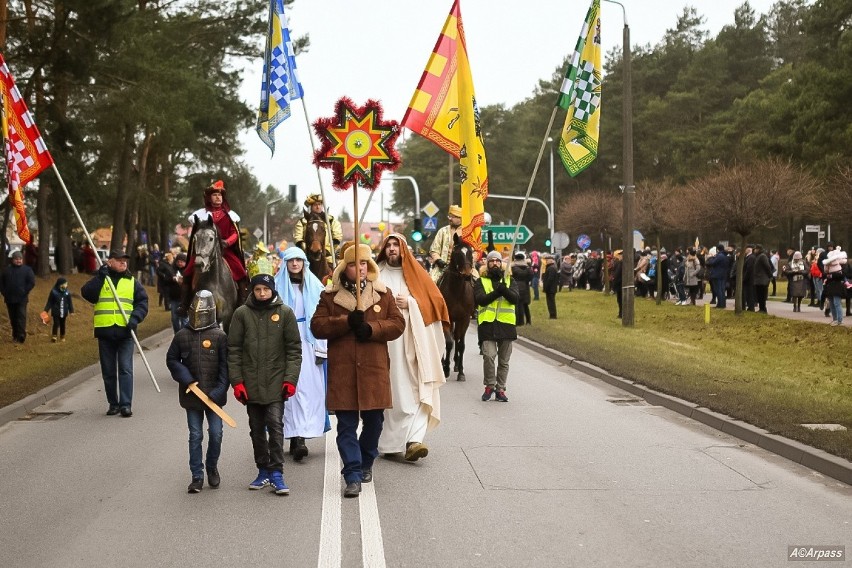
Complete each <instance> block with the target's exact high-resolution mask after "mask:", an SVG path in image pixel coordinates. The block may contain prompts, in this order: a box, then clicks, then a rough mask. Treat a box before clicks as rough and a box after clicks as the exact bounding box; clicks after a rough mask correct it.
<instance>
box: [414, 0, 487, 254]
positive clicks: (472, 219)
mask: <svg viewBox="0 0 852 568" xmlns="http://www.w3.org/2000/svg"><path fill="white" fill-rule="evenodd" d="M402 126H405V127H407V128H408V129H409V130H411V131H412V132H414V133H416V134H419V135H420V136H423V137H424V138H426V139H428V140H430V141H432V142H433V143H434V144H436V145H437V146H438V147H439V148H441V149H442V150H444V151H445V152H447V153H449V154H452V155H453V156H455V157H456V158H458V159H459V173H460V176H461V208H462V227H461V237H462V239H464V240H465V242H467V243H468V244H469V245H470V246H471V247H473V248H474V249H476V250H479V251H481V250H482V236H481V234H480V227H482V225H484V224H485V215H484V213H485V198H487V197H488V167H487V164H486V161H485V144H484V141H483V133H482V126H481V123H480V116H479V107H478V106H477V104H476V94H475V93H474V89H473V78H472V76H471V72H470V63H469V61H468V54H467V45H466V42H465V38H464V25H463V24H462V17H461V9H460V8H459V0H455V1H454V2H453V7H452V8H451V9H450V14H449V16H447V21H446V22H445V23H444V28H443V29H442V30H441V35H440V36H439V37H438V42H437V43H436V44H435V48H434V49H433V50H432V55H430V56H429V61H428V62H427V64H426V69H425V71H423V76H422V77H421V78H420V84H418V85H417V89H416V90H415V91H414V96H413V97H412V98H411V102H410V103H409V105H408V110H407V111H406V112H405V116H404V117H403V119H402Z"/></svg>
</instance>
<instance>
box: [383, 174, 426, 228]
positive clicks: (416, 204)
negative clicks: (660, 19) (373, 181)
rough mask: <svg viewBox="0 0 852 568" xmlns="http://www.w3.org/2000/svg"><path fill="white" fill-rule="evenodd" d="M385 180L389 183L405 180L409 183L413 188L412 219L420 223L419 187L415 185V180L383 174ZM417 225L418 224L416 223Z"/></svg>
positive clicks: (409, 177) (410, 177)
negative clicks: (389, 181)
mask: <svg viewBox="0 0 852 568" xmlns="http://www.w3.org/2000/svg"><path fill="white" fill-rule="evenodd" d="M385 179H389V180H391V181H393V180H395V179H407V180H408V181H410V182H411V185H412V186H414V219H416V220H417V221H420V187H419V186H418V185H417V180H416V179H414V178H413V177H412V176H398V175H395V174H394V175H392V176H389V175H387V174H385ZM417 224H418V225H419V223H417Z"/></svg>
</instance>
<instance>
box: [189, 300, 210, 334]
mask: <svg viewBox="0 0 852 568" xmlns="http://www.w3.org/2000/svg"><path fill="white" fill-rule="evenodd" d="M187 316H189V324H188V326H189V327H190V329H194V330H196V331H198V330H201V329H207V328H208V327H214V326H216V301H215V300H214V299H213V293H212V292H210V291H209V290H200V291H198V292H196V294H195V297H194V298H193V299H192V303H191V304H189V310H188V313H187Z"/></svg>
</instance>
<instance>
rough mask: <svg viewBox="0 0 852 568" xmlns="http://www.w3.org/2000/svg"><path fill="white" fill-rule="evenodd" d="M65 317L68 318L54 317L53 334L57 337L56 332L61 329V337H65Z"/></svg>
mask: <svg viewBox="0 0 852 568" xmlns="http://www.w3.org/2000/svg"><path fill="white" fill-rule="evenodd" d="M65 319H66V318H53V333H51V335H53V336H54V337H56V332H57V331H59V335H60V337H65Z"/></svg>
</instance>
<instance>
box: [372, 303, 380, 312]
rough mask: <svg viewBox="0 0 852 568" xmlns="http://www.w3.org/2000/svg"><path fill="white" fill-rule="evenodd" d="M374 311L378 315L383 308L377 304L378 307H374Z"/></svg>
mask: <svg viewBox="0 0 852 568" xmlns="http://www.w3.org/2000/svg"><path fill="white" fill-rule="evenodd" d="M373 311H374V312H376V313H379V312H380V311H382V307H381V306H380V305H378V304H376V305H374V306H373Z"/></svg>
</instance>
